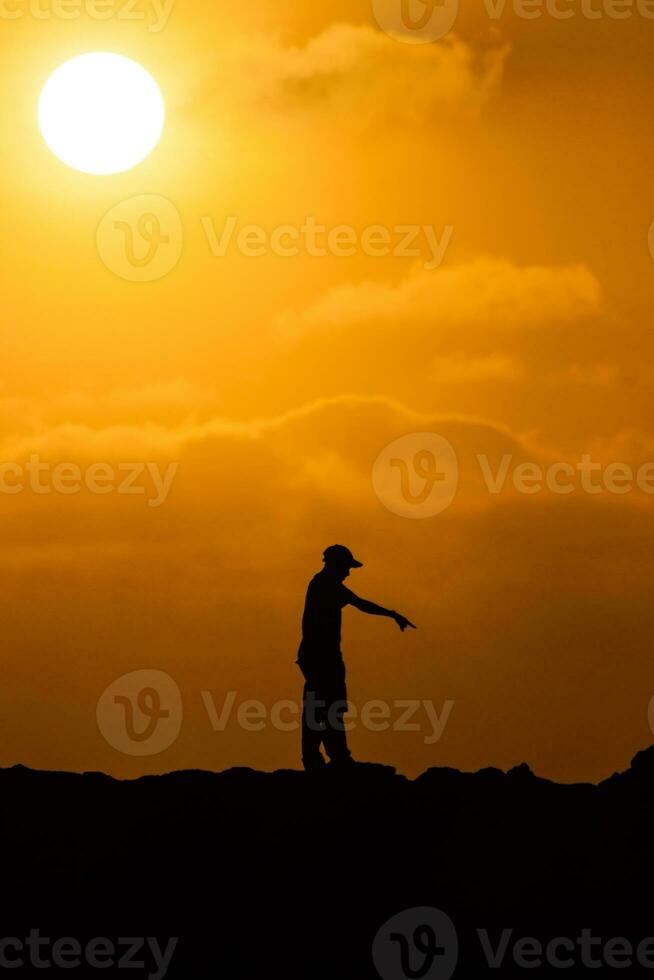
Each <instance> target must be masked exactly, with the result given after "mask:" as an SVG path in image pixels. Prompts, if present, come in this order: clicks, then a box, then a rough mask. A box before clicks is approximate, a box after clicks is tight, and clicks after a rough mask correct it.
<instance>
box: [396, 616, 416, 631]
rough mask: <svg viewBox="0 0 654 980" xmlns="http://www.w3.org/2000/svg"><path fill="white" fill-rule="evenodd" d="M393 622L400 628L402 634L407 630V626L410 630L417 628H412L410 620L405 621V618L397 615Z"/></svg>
mask: <svg viewBox="0 0 654 980" xmlns="http://www.w3.org/2000/svg"><path fill="white" fill-rule="evenodd" d="M395 622H396V623H397V625H398V626H399V627H400V629H401V630H402V632H403V633H404V631H405V629H406V628H407V626H410V627H411V629H412V630H414V629H416V628H417V627H416V626H414V624H413V623H412V622H411V620H410V619H407V618H406V616H401V615H400V614H399V613H395Z"/></svg>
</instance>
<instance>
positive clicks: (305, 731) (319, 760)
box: [302, 683, 325, 769]
mask: <svg viewBox="0 0 654 980" xmlns="http://www.w3.org/2000/svg"><path fill="white" fill-rule="evenodd" d="M324 736H325V703H324V701H322V702H321V701H320V700H319V699H318V698H317V696H316V693H315V691H314V690H313V688H310V687H309V684H308V683H306V684H305V685H304V692H303V695H302V765H303V766H304V768H305V769H320V768H322V767H323V766H324V765H325V758H324V756H323V755H322V753H321V751H320V745H321V743H322V741H323V738H324Z"/></svg>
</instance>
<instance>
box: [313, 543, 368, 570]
mask: <svg viewBox="0 0 654 980" xmlns="http://www.w3.org/2000/svg"><path fill="white" fill-rule="evenodd" d="M322 560H323V561H324V562H325V564H329V565H343V566H345V567H347V568H361V567H362V565H363V562H360V561H357V560H356V558H355V557H354V555H353V554H352V552H351V551H350V549H349V548H346V547H345V545H344V544H332V545H330V546H329V548H326V549H325V551H324V553H323V556H322Z"/></svg>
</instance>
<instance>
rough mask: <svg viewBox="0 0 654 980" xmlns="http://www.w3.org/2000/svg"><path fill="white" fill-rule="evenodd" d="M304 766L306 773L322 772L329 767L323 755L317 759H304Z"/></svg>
mask: <svg viewBox="0 0 654 980" xmlns="http://www.w3.org/2000/svg"><path fill="white" fill-rule="evenodd" d="M302 765H303V766H304V771H305V772H321V771H322V770H323V769H325V768H326V767H327V763H326V762H325V757H324V756H322V755H317V756H316V757H315V759H303V760H302Z"/></svg>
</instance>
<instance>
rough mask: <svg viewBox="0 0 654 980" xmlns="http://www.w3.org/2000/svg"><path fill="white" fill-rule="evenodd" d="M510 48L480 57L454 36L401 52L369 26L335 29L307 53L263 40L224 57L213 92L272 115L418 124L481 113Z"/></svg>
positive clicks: (231, 47)
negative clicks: (318, 113)
mask: <svg viewBox="0 0 654 980" xmlns="http://www.w3.org/2000/svg"><path fill="white" fill-rule="evenodd" d="M507 55H508V47H507V46H501V45H496V46H493V47H487V48H485V49H482V50H476V49H474V48H473V47H471V46H470V45H468V44H466V43H464V42H463V41H461V40H459V39H458V38H456V37H455V36H450V37H448V38H447V39H445V40H443V41H441V42H440V43H439V44H437V45H436V44H429V45H422V46H418V47H414V46H411V45H404V44H398V43H397V42H396V41H394V40H392V39H391V38H390V37H388V36H387V35H386V34H384V33H383V32H381V31H379V30H376V29H373V28H372V27H370V26H367V25H361V26H356V25H353V24H346V23H340V24H333V25H331V26H330V27H328V28H327V29H326V30H324V31H323V32H322V33H321V34H319V35H316V36H314V37H312V38H310V39H309V40H308V41H307V42H306V43H305V44H304V45H302V46H299V45H298V46H289V45H284V44H283V43H282V41H281V40H280V39H279V38H275V37H272V38H271V37H266V36H262V35H258V36H251V37H247V38H242V39H236V40H234V41H232V42H231V43H230V44H228V45H227V46H226V48H225V49H224V50H223V51H222V52H221V53H220V57H219V66H220V67H219V73H218V76H217V77H216V78H214V80H213V82H212V92H213V91H215V87H216V86H217V87H218V88H219V89H220V91H222V92H225V93H226V94H227V95H231V96H232V97H233V98H236V99H237V100H238V99H241V100H242V99H244V98H245V99H246V101H249V102H251V103H253V104H255V105H258V106H260V107H263V106H265V107H267V108H269V109H271V110H273V111H282V110H283V111H288V109H289V108H291V109H296V110H302V109H309V110H314V109H320V108H323V109H328V110H331V111H334V112H338V113H343V115H342V116H341V118H342V119H350V121H351V122H352V123H353V124H354V125H355V126H357V127H360V126H361V125H362V124H365V123H367V122H370V121H371V120H380V119H383V120H384V121H385V122H387V123H390V124H396V123H398V122H413V123H415V122H418V121H421V120H424V119H425V118H429V117H430V116H432V115H433V114H434V112H435V111H436V109H437V108H441V109H442V108H444V107H453V106H461V107H466V108H468V109H471V110H476V109H477V108H478V107H479V106H480V105H482V104H483V103H484V102H485V101H486V100H487V99H488V98H489V97H490V96H491V95H492V94H493V92H494V91H495V90H496V89H497V87H498V85H499V84H500V82H501V79H502V74H503V70H504V64H505V61H506V57H507Z"/></svg>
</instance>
